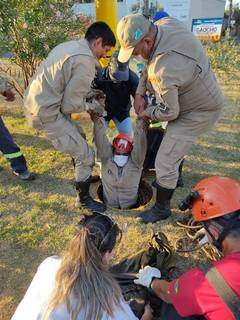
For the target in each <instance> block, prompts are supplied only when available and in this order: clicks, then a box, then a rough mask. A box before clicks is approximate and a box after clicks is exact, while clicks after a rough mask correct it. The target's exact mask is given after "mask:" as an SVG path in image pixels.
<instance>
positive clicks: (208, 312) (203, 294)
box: [169, 252, 240, 320]
mask: <svg viewBox="0 0 240 320" xmlns="http://www.w3.org/2000/svg"><path fill="white" fill-rule="evenodd" d="M212 264H213V265H214V267H216V268H217V270H218V271H219V272H220V273H221V275H222V276H223V277H224V279H225V280H226V282H227V283H228V284H229V286H230V287H231V288H232V290H233V291H234V292H235V293H236V294H237V296H239V299H240V252H235V253H232V254H229V255H227V256H226V257H224V258H223V259H221V260H220V261H215V262H213V263H212ZM169 291H170V301H171V303H172V304H173V305H174V307H175V309H176V310H177V312H178V313H179V314H180V315H181V316H182V317H186V316H191V315H203V316H204V317H205V318H206V319H208V320H233V319H234V318H233V316H232V313H231V312H230V311H229V309H228V308H227V306H226V305H225V303H224V302H223V300H222V299H221V298H220V297H219V296H218V294H217V293H216V291H215V289H213V287H212V286H211V285H210V283H209V282H208V280H207V279H206V278H205V275H204V274H203V273H202V271H201V270H200V269H199V268H195V269H192V270H190V271H188V272H186V273H184V274H183V275H182V276H181V277H180V278H178V279H175V280H173V281H172V282H171V283H170V287H169Z"/></svg>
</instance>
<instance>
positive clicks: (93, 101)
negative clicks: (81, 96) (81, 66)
mask: <svg viewBox="0 0 240 320" xmlns="http://www.w3.org/2000/svg"><path fill="white" fill-rule="evenodd" d="M105 99H106V96H105V94H104V93H103V92H102V91H101V90H97V89H92V90H91V91H90V92H88V94H87V95H86V97H85V106H86V111H94V113H96V114H98V115H100V116H101V115H103V114H104V111H105Z"/></svg>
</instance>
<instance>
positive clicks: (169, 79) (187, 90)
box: [137, 18, 224, 189]
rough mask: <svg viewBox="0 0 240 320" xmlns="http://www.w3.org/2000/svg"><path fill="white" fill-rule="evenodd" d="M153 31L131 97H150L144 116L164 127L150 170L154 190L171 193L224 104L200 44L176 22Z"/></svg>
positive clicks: (166, 22)
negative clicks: (182, 166)
mask: <svg viewBox="0 0 240 320" xmlns="http://www.w3.org/2000/svg"><path fill="white" fill-rule="evenodd" d="M157 26H158V34H157V37H156V40H155V46H154V48H153V52H152V55H151V57H150V59H149V61H148V64H147V66H146V70H145V71H144V73H143V76H142V78H141V79H140V83H139V87H138V89H137V93H138V94H142V95H144V93H145V91H146V89H148V90H149V91H150V92H152V93H154V94H155V96H156V100H157V105H156V106H150V107H148V108H147V109H146V110H145V114H146V115H147V116H149V117H150V118H151V119H152V120H158V121H168V126H167V130H166V134H165V136H164V138H163V141H162V143H161V146H160V148H159V151H158V154H157V157H156V161H155V167H156V175H157V182H158V183H159V185H161V186H162V187H164V188H168V189H174V188H175V187H176V184H177V180H178V167H179V164H180V162H181V161H182V159H183V157H184V156H185V155H186V154H187V153H188V151H189V149H190V147H191V146H192V145H193V143H194V141H195V140H196V138H197V137H198V136H199V135H200V134H202V133H205V132H206V131H207V130H209V129H211V128H212V126H213V125H214V123H215V122H216V121H217V120H218V118H219V115H220V111H221V108H222V107H223V101H224V99H223V95H222V93H221V90H220V88H219V86H218V84H217V81H216V78H215V76H214V74H213V72H212V70H211V68H210V65H209V61H208V59H207V57H206V55H205V52H204V49H203V47H202V45H201V43H200V41H198V40H197V39H196V38H195V36H194V35H193V34H192V33H191V32H189V31H188V30H187V29H186V28H185V26H184V25H183V24H182V23H181V22H179V21H178V20H176V19H173V18H165V19H162V20H159V22H158V23H157Z"/></svg>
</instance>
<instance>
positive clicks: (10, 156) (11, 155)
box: [4, 151, 23, 159]
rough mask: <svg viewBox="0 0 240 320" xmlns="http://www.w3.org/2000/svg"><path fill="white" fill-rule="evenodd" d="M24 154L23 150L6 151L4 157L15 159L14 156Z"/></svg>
mask: <svg viewBox="0 0 240 320" xmlns="http://www.w3.org/2000/svg"><path fill="white" fill-rule="evenodd" d="M22 155H23V154H22V152H21V151H18V152H14V153H7V154H6V153H5V154H4V157H5V158H7V159H14V158H18V157H21V156H22Z"/></svg>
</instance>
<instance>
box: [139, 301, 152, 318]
mask: <svg viewBox="0 0 240 320" xmlns="http://www.w3.org/2000/svg"><path fill="white" fill-rule="evenodd" d="M152 319H153V310H152V308H151V307H150V305H149V304H146V305H145V308H144V314H143V315H142V318H141V319H140V320H152Z"/></svg>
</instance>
